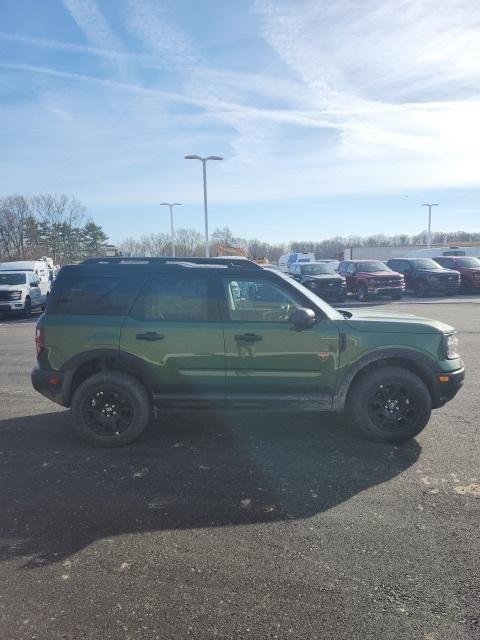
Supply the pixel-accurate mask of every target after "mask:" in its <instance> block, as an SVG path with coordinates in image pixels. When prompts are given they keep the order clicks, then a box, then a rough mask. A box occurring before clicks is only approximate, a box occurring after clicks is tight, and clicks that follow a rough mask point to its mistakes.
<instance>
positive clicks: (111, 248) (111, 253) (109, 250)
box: [103, 244, 118, 258]
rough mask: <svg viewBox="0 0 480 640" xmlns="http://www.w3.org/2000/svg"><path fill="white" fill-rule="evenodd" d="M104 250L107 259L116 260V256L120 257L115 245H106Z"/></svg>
mask: <svg viewBox="0 0 480 640" xmlns="http://www.w3.org/2000/svg"><path fill="white" fill-rule="evenodd" d="M103 249H104V251H105V257H106V258H115V256H118V249H117V247H116V246H115V245H114V244H104V245H103Z"/></svg>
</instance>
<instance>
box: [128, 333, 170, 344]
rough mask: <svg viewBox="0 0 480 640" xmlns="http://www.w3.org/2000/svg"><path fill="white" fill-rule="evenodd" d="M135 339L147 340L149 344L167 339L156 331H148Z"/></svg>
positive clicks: (138, 334) (139, 334)
mask: <svg viewBox="0 0 480 640" xmlns="http://www.w3.org/2000/svg"><path fill="white" fill-rule="evenodd" d="M135 337H136V339H137V340H147V341H148V342H155V340H163V339H164V338H165V336H164V335H163V334H162V333H156V332H155V331H147V333H137V335H136V336H135Z"/></svg>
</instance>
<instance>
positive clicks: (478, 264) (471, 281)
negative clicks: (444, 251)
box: [434, 256, 480, 293]
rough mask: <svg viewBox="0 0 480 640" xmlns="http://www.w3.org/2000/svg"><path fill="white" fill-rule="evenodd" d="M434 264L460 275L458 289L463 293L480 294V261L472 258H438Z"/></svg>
mask: <svg viewBox="0 0 480 640" xmlns="http://www.w3.org/2000/svg"><path fill="white" fill-rule="evenodd" d="M434 260H435V262H438V264H439V265H441V266H442V267H444V268H445V269H454V270H455V271H458V272H459V273H460V287H461V288H462V291H464V292H465V293H480V260H479V259H478V258H474V257H473V256H439V257H438V258H434Z"/></svg>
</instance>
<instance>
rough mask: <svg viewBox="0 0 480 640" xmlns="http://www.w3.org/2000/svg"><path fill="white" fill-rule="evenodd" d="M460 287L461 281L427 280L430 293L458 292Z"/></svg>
mask: <svg viewBox="0 0 480 640" xmlns="http://www.w3.org/2000/svg"><path fill="white" fill-rule="evenodd" d="M459 289H460V282H459V281H455V282H428V281H427V290H428V291H429V292H430V293H443V294H453V293H457V292H458V291H459Z"/></svg>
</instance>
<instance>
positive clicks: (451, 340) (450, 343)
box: [443, 333, 460, 360]
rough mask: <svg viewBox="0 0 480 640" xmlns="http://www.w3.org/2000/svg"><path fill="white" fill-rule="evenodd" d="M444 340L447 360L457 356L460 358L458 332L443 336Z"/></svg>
mask: <svg viewBox="0 0 480 640" xmlns="http://www.w3.org/2000/svg"><path fill="white" fill-rule="evenodd" d="M443 341H444V345H445V357H446V358H447V360H455V358H459V357H460V354H459V353H458V336H457V334H456V333H449V334H445V335H444V336H443Z"/></svg>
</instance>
